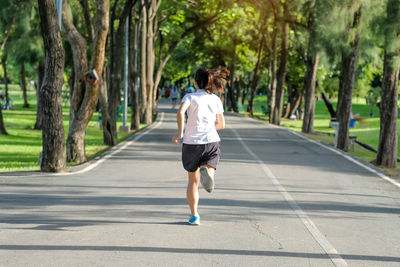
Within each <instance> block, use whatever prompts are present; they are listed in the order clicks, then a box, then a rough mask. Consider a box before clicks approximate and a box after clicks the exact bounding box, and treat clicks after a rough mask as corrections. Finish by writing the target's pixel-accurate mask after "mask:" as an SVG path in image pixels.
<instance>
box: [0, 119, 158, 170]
mask: <svg viewBox="0 0 400 267" xmlns="http://www.w3.org/2000/svg"><path fill="white" fill-rule="evenodd" d="M163 119H164V112H162V113H161V116H160V119H159V120H157V122H155V123H154V124H152V125H150V126H149V127H147V128H146V129H144V130H143V131H140V132H139V133H137V134H134V135H133V136H134V138H133V139H132V140H126V141H123V142H122V143H120V144H118V145H116V146H115V147H113V148H111V153H107V152H106V155H105V156H104V157H101V156H99V157H97V158H95V159H94V160H93V161H91V162H90V163H89V165H88V166H87V167H85V168H83V169H82V170H79V171H76V172H61V173H43V172H42V173H39V174H33V175H21V176H24V177H43V176H67V175H75V174H81V173H85V172H88V171H90V170H92V169H94V168H96V167H97V166H99V165H100V164H102V163H103V162H104V161H106V160H107V159H109V158H111V157H112V156H113V155H115V154H116V153H118V152H120V151H121V150H123V149H125V148H126V147H128V146H130V145H132V144H133V143H135V142H136V141H138V140H139V139H140V138H142V137H143V136H144V135H146V134H148V133H150V132H151V131H152V130H154V129H156V128H157V127H158V126H160V124H161V123H162V121H163ZM0 177H1V176H0ZM10 177H20V176H10Z"/></svg>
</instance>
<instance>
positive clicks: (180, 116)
mask: <svg viewBox="0 0 400 267" xmlns="http://www.w3.org/2000/svg"><path fill="white" fill-rule="evenodd" d="M188 107H189V102H188V101H187V102H183V103H182V104H181V106H180V107H179V110H178V113H177V114H176V121H177V126H178V134H177V135H175V136H174V137H172V142H174V143H175V144H179V143H180V142H181V140H182V138H183V128H184V123H185V112H186V110H187V109H188Z"/></svg>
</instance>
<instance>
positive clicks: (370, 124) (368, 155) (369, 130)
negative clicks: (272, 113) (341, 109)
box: [241, 96, 400, 168]
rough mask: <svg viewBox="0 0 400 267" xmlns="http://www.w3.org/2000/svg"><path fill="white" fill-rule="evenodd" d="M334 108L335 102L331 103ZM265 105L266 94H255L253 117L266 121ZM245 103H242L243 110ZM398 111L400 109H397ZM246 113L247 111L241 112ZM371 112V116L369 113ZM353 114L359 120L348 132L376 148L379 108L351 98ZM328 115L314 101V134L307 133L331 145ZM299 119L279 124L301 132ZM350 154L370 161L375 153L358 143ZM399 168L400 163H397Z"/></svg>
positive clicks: (331, 135) (332, 137)
mask: <svg viewBox="0 0 400 267" xmlns="http://www.w3.org/2000/svg"><path fill="white" fill-rule="evenodd" d="M332 104H333V105H334V106H335V108H336V103H332ZM263 105H264V106H267V98H266V96H256V97H255V99H254V118H256V119H258V120H262V121H267V120H268V118H267V117H266V116H265V115H264V114H263V112H262V108H261V106H263ZM246 108H247V103H245V105H244V110H246ZM399 112H400V110H399ZM241 113H243V114H245V115H248V113H247V112H241ZM371 113H373V117H371V116H370V114H371ZM353 114H360V120H359V121H357V123H356V127H355V128H351V129H350V134H353V135H356V136H357V140H358V141H360V142H362V143H365V144H368V145H370V146H372V147H373V148H375V149H377V147H378V143H379V127H380V126H379V121H380V119H379V109H378V107H376V106H370V105H366V104H365V102H364V100H363V99H360V98H359V99H353ZM329 122H330V115H329V112H328V110H327V108H326V106H325V104H324V102H323V101H322V100H319V101H317V102H316V105H315V119H314V130H315V134H307V136H308V137H310V138H312V139H315V140H318V141H320V142H322V143H324V144H327V145H331V146H333V144H334V130H333V129H332V128H330V127H329ZM302 123H303V122H302V121H301V120H288V119H281V126H282V127H285V128H287V129H290V130H293V131H296V132H301V127H302ZM398 132H399V133H400V119H399V120H398ZM349 153H350V154H351V155H354V156H357V157H360V158H361V159H363V160H365V161H367V162H371V161H372V160H374V159H375V156H376V154H375V153H374V152H372V151H369V150H367V149H365V148H363V147H361V146H359V145H357V144H356V145H355V146H354V150H353V149H350V150H349ZM397 154H398V156H399V157H400V146H398V153H397ZM397 166H398V168H400V163H397Z"/></svg>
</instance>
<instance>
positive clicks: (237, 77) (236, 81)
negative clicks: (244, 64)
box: [233, 75, 241, 104]
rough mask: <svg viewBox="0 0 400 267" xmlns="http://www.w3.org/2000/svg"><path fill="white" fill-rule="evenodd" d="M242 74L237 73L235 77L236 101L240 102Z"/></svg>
mask: <svg viewBox="0 0 400 267" xmlns="http://www.w3.org/2000/svg"><path fill="white" fill-rule="evenodd" d="M240 80H241V79H240V75H236V77H235V81H234V82H233V85H234V88H235V89H236V98H235V100H236V103H238V104H239V103H240V92H241V88H240Z"/></svg>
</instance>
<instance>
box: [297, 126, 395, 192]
mask: <svg viewBox="0 0 400 267" xmlns="http://www.w3.org/2000/svg"><path fill="white" fill-rule="evenodd" d="M289 132H291V133H292V134H294V135H297V136H299V137H301V138H303V139H305V140H307V141H309V142H311V143H314V144H317V145H319V146H321V147H323V148H325V149H328V150H330V151H332V152H334V153H336V154H338V155H341V156H342V157H344V158H345V159H347V160H349V161H351V162H353V163H355V164H357V165H358V166H360V167H362V168H364V169H366V170H367V171H370V172H372V173H373V174H375V175H377V176H379V177H380V178H382V179H384V180H385V181H388V182H389V183H391V184H393V185H395V186H397V187H399V188H400V183H399V182H397V181H395V180H393V179H392V178H390V177H388V176H386V175H384V174H383V173H381V172H378V171H376V170H374V169H372V168H371V167H369V166H367V165H365V164H363V163H362V162H359V161H357V160H355V159H353V158H352V157H350V156H348V155H346V154H345V153H343V152H341V151H339V150H336V149H333V148H331V147H328V146H326V145H324V144H322V143H320V142H317V141H315V140H313V139H311V138H308V137H307V136H303V135H301V134H299V133H296V132H293V131H289Z"/></svg>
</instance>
